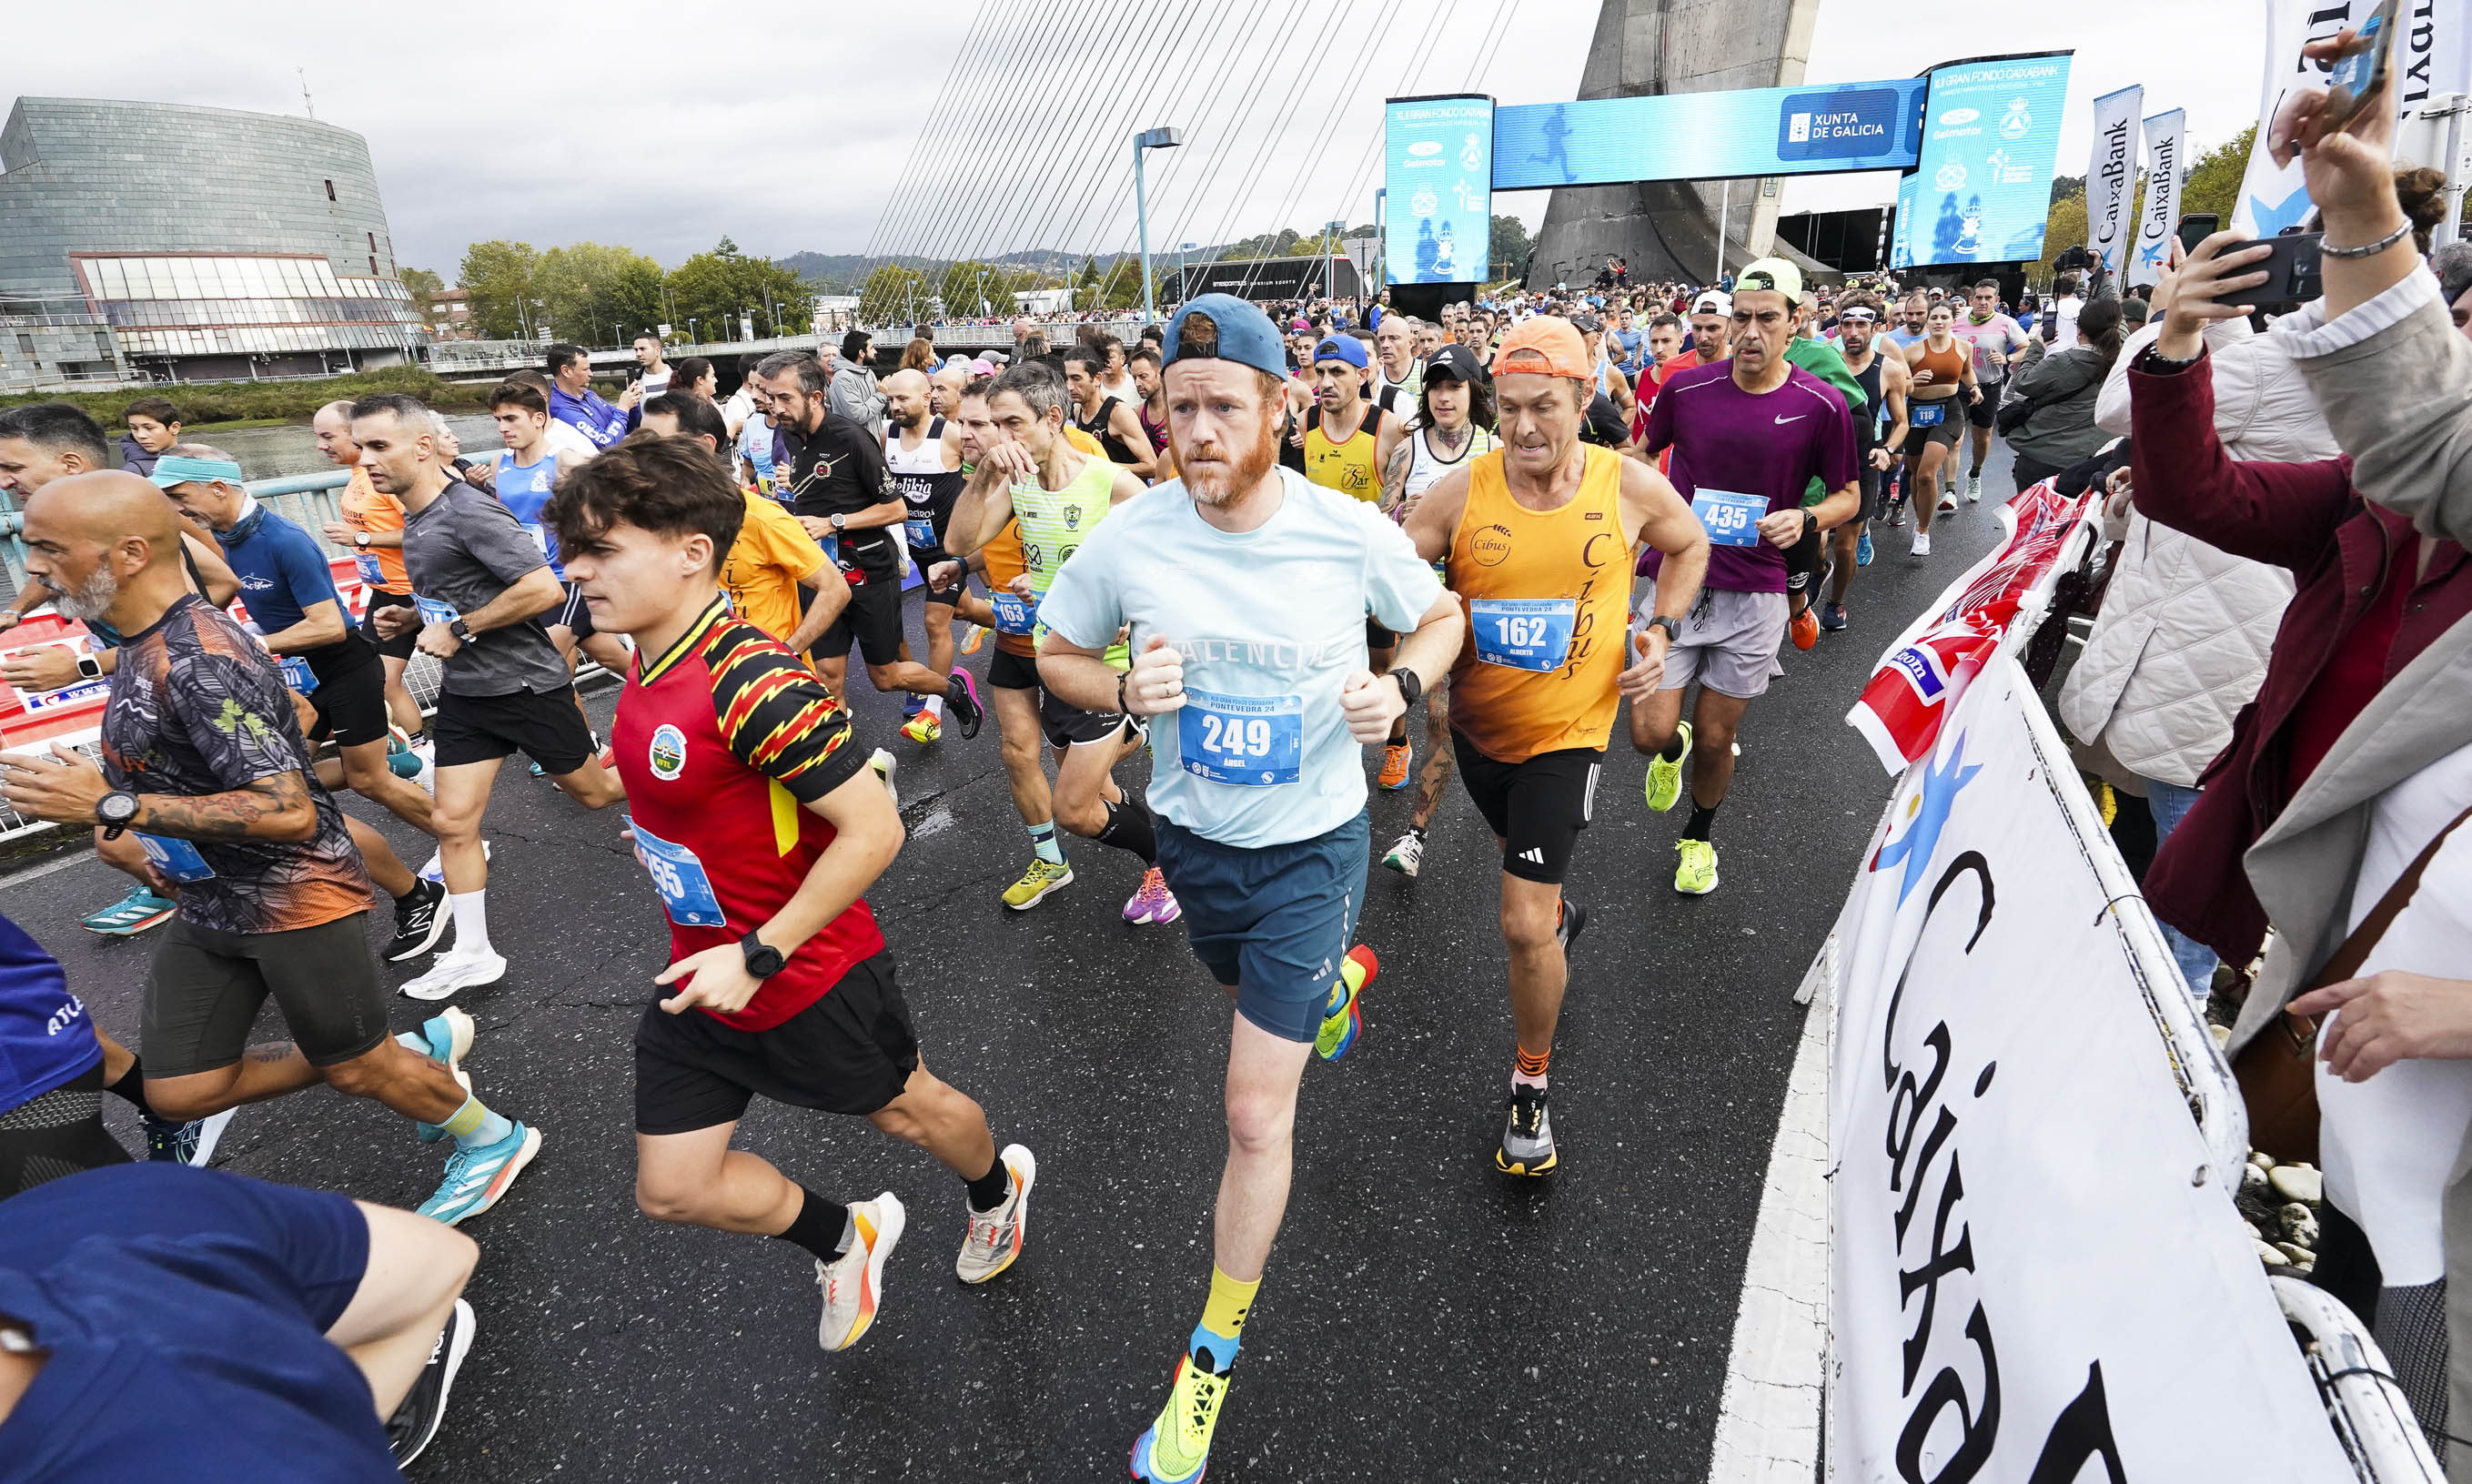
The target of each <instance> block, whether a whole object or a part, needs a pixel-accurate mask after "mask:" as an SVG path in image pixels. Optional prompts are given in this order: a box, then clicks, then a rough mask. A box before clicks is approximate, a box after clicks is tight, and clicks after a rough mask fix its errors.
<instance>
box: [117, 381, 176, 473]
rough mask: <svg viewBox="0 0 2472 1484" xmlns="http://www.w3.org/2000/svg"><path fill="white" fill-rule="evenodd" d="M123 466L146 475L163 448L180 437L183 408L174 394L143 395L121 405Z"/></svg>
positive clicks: (130, 470)
mask: <svg viewBox="0 0 2472 1484" xmlns="http://www.w3.org/2000/svg"><path fill="white" fill-rule="evenodd" d="M120 420H121V422H122V423H123V424H124V425H125V426H126V427H127V428H128V430H129V431H127V432H125V433H123V434H121V435H120V467H122V468H125V469H127V470H128V471H129V472H131V473H132V474H135V475H136V476H138V477H139V478H141V479H143V478H144V477H146V476H147V475H148V474H151V473H153V472H154V471H155V460H156V459H158V458H160V457H162V454H163V450H164V449H166V448H169V447H171V446H172V445H173V444H174V443H178V442H179V441H180V409H179V408H178V407H177V406H175V405H174V404H173V402H172V401H171V399H170V398H168V397H161V396H141V397H138V398H137V399H136V400H134V401H132V402H131V403H130V404H129V405H128V406H127V407H124V408H122V409H121V412H120Z"/></svg>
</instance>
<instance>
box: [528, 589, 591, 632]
mask: <svg viewBox="0 0 2472 1484" xmlns="http://www.w3.org/2000/svg"><path fill="white" fill-rule="evenodd" d="M550 612H551V613H555V614H557V615H558V616H557V617H555V618H551V617H549V616H547V615H546V614H544V615H543V619H542V622H543V626H544V627H556V628H561V629H564V630H565V631H566V632H567V633H569V634H574V635H575V636H576V638H577V639H578V640H582V639H587V638H590V637H591V636H592V635H593V634H595V633H597V632H598V631H597V630H595V629H594V628H593V627H592V609H591V606H590V605H588V604H586V603H585V602H584V601H583V585H582V583H568V584H567V585H566V596H565V597H564V598H562V599H560V600H559V605H558V607H556V608H554V609H552V610H550Z"/></svg>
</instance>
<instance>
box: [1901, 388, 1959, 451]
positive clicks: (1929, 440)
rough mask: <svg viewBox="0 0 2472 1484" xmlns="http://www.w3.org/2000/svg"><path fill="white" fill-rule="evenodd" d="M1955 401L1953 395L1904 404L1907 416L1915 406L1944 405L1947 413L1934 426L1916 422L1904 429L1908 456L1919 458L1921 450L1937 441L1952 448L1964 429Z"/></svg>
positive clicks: (1910, 415)
mask: <svg viewBox="0 0 2472 1484" xmlns="http://www.w3.org/2000/svg"><path fill="white" fill-rule="evenodd" d="M1956 401H1957V398H1955V397H1943V398H1941V399H1940V400H1939V401H1937V402H1924V401H1913V402H1909V403H1907V404H1906V405H1907V416H1908V417H1912V416H1913V409H1914V408H1917V407H1945V408H1947V409H1948V411H1947V413H1946V414H1945V415H1944V416H1942V417H1941V419H1939V422H1938V423H1937V425H1936V426H1933V427H1924V426H1922V425H1921V424H1919V423H1917V424H1915V425H1913V426H1912V427H1909V428H1907V429H1906V453H1907V455H1908V456H1909V457H1912V458H1917V459H1919V458H1921V457H1922V453H1923V450H1924V449H1926V448H1928V447H1930V446H1931V445H1932V444H1934V443H1937V444H1939V445H1940V446H1941V447H1943V448H1954V447H1956V446H1957V438H1958V435H1959V434H1960V433H1961V432H1963V431H1964V430H1965V418H1964V416H1963V414H1962V410H1961V409H1960V408H1959V407H1957V406H1956V405H1955V404H1956Z"/></svg>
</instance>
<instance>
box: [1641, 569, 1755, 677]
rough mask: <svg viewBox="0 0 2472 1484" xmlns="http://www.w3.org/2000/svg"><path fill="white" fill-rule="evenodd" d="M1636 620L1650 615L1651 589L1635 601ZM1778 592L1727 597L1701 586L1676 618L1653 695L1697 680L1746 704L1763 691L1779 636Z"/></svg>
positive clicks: (1722, 590) (1653, 607)
mask: <svg viewBox="0 0 2472 1484" xmlns="http://www.w3.org/2000/svg"><path fill="white" fill-rule="evenodd" d="M1638 611H1639V621H1640V622H1641V623H1643V624H1644V623H1646V622H1648V620H1649V619H1650V618H1651V617H1652V616H1653V615H1654V614H1655V612H1656V585H1655V584H1654V583H1650V584H1649V585H1648V586H1647V587H1645V588H1644V589H1642V591H1641V594H1640V599H1639V610H1638ZM1785 624H1786V597H1785V594H1784V593H1782V592H1733V591H1729V590H1727V589H1725V588H1722V587H1702V588H1700V601H1698V602H1696V603H1694V604H1692V605H1691V611H1690V612H1688V613H1686V614H1684V615H1683V618H1682V632H1681V633H1680V634H1676V636H1675V639H1674V645H1673V647H1672V648H1671V649H1669V650H1668V651H1666V656H1665V679H1664V680H1663V681H1662V682H1659V683H1658V685H1657V689H1659V690H1680V689H1681V688H1682V687H1683V686H1685V685H1688V684H1690V683H1691V682H1693V681H1695V680H1696V681H1698V682H1700V684H1701V685H1702V686H1704V687H1706V688H1707V689H1709V690H1713V691H1715V692H1717V694H1719V695H1721V696H1731V697H1733V698H1734V699H1735V700H1737V701H1748V700H1750V699H1751V698H1752V697H1753V696H1757V695H1760V694H1762V693H1764V692H1766V691H1767V689H1768V688H1769V678H1770V677H1771V675H1772V674H1774V673H1775V671H1776V658H1777V644H1778V642H1779V641H1780V640H1782V639H1783V638H1784V637H1785Z"/></svg>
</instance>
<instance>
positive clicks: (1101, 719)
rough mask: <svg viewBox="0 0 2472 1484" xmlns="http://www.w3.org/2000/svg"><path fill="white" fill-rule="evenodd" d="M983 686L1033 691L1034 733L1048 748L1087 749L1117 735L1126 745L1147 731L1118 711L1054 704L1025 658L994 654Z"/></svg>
mask: <svg viewBox="0 0 2472 1484" xmlns="http://www.w3.org/2000/svg"><path fill="white" fill-rule="evenodd" d="M987 684H988V685H989V686H990V687H992V688H994V689H996V690H1034V691H1037V692H1038V730H1039V733H1040V735H1042V736H1044V737H1045V738H1046V739H1047V745H1048V746H1050V747H1054V748H1067V747H1087V746H1088V745H1090V744H1091V743H1093V742H1106V741H1111V740H1114V739H1115V738H1116V737H1118V736H1119V735H1120V734H1121V735H1122V736H1123V737H1124V738H1125V739H1127V740H1129V741H1139V740H1140V739H1141V738H1142V737H1143V736H1144V735H1146V734H1147V731H1148V729H1146V728H1145V727H1144V726H1143V725H1142V724H1141V723H1140V722H1137V721H1135V720H1134V719H1133V718H1131V717H1129V716H1127V715H1125V714H1124V713H1123V712H1121V711H1085V710H1083V709H1081V707H1080V706H1074V705H1072V704H1071V703H1069V702H1065V701H1059V700H1058V699H1057V697H1056V693H1055V692H1054V691H1051V690H1049V689H1048V688H1047V687H1046V686H1045V685H1042V684H1040V683H1039V681H1038V661H1037V660H1035V659H1033V658H1030V657H1029V656H1027V655H1016V654H1013V653H1012V652H1010V650H1002V649H1000V650H997V651H996V657H995V658H993V659H991V660H989V661H987Z"/></svg>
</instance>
